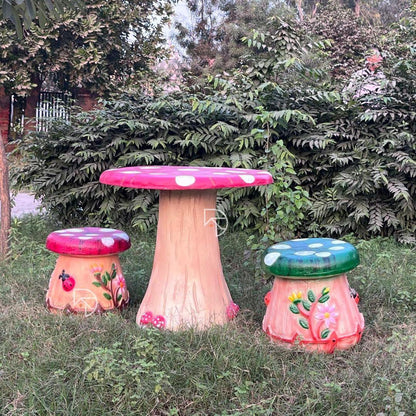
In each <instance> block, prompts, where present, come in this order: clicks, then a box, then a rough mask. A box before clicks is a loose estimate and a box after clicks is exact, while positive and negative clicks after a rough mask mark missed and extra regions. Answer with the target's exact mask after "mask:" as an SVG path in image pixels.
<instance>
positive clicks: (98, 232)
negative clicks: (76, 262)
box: [46, 227, 130, 256]
mask: <svg viewBox="0 0 416 416" xmlns="http://www.w3.org/2000/svg"><path fill="white" fill-rule="evenodd" d="M46 248H47V249H48V250H51V251H54V252H55V253H60V254H68V255H74V256H77V255H78V256H80V255H81V256H104V255H108V254H114V253H121V252H122V251H125V250H127V249H128V248H130V238H129V236H128V235H127V234H126V233H125V232H123V231H120V230H114V229H112V228H98V227H84V228H69V229H66V230H58V231H54V232H53V233H51V234H49V235H48V238H47V239H46Z"/></svg>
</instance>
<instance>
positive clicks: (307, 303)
mask: <svg viewBox="0 0 416 416" xmlns="http://www.w3.org/2000/svg"><path fill="white" fill-rule="evenodd" d="M302 305H303V307H304V308H305V309H306V310H307V311H310V310H311V304H310V303H309V302H308V301H307V300H303V299H302Z"/></svg>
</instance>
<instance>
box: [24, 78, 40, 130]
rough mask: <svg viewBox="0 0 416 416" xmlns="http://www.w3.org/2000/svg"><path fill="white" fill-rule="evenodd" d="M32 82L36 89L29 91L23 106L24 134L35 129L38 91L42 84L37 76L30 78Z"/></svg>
mask: <svg viewBox="0 0 416 416" xmlns="http://www.w3.org/2000/svg"><path fill="white" fill-rule="evenodd" d="M31 80H32V82H33V83H34V84H36V87H35V88H33V89H32V90H31V91H30V94H29V96H28V97H26V105H25V133H28V132H30V131H33V130H35V129H36V106H37V104H38V101H39V96H40V90H41V85H42V82H41V80H40V77H39V75H37V74H36V75H33V76H32V79H31Z"/></svg>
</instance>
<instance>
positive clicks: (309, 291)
mask: <svg viewBox="0 0 416 416" xmlns="http://www.w3.org/2000/svg"><path fill="white" fill-rule="evenodd" d="M308 299H309V302H311V303H313V302H315V300H316V297H315V294H314V293H313V292H312V290H308Z"/></svg>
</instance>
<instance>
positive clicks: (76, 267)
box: [46, 227, 130, 315]
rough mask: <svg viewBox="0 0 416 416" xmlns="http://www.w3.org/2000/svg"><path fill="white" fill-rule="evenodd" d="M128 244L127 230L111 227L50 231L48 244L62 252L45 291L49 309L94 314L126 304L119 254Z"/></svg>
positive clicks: (55, 250) (120, 307) (57, 251)
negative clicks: (125, 231)
mask: <svg viewBox="0 0 416 416" xmlns="http://www.w3.org/2000/svg"><path fill="white" fill-rule="evenodd" d="M129 247H130V239H129V237H128V235H127V234H126V233H124V232H123V231H120V230H114V229H109V228H97V227H85V228H71V229H66V230H58V231H54V232H53V233H51V234H49V236H48V238H47V240H46V248H48V249H49V250H51V251H53V252H56V253H58V254H59V256H58V259H57V261H56V265H55V269H54V271H53V272H52V275H51V278H50V281H49V288H48V291H47V293H46V305H47V307H48V309H49V310H50V311H51V312H59V311H62V312H67V313H82V314H85V315H91V314H93V313H102V312H105V311H108V310H113V309H122V308H123V307H125V306H126V305H127V303H128V301H129V292H128V290H127V287H126V281H125V279H124V276H123V272H122V269H121V265H120V260H119V256H118V254H119V253H120V252H122V251H124V250H127V249H128V248H129Z"/></svg>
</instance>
